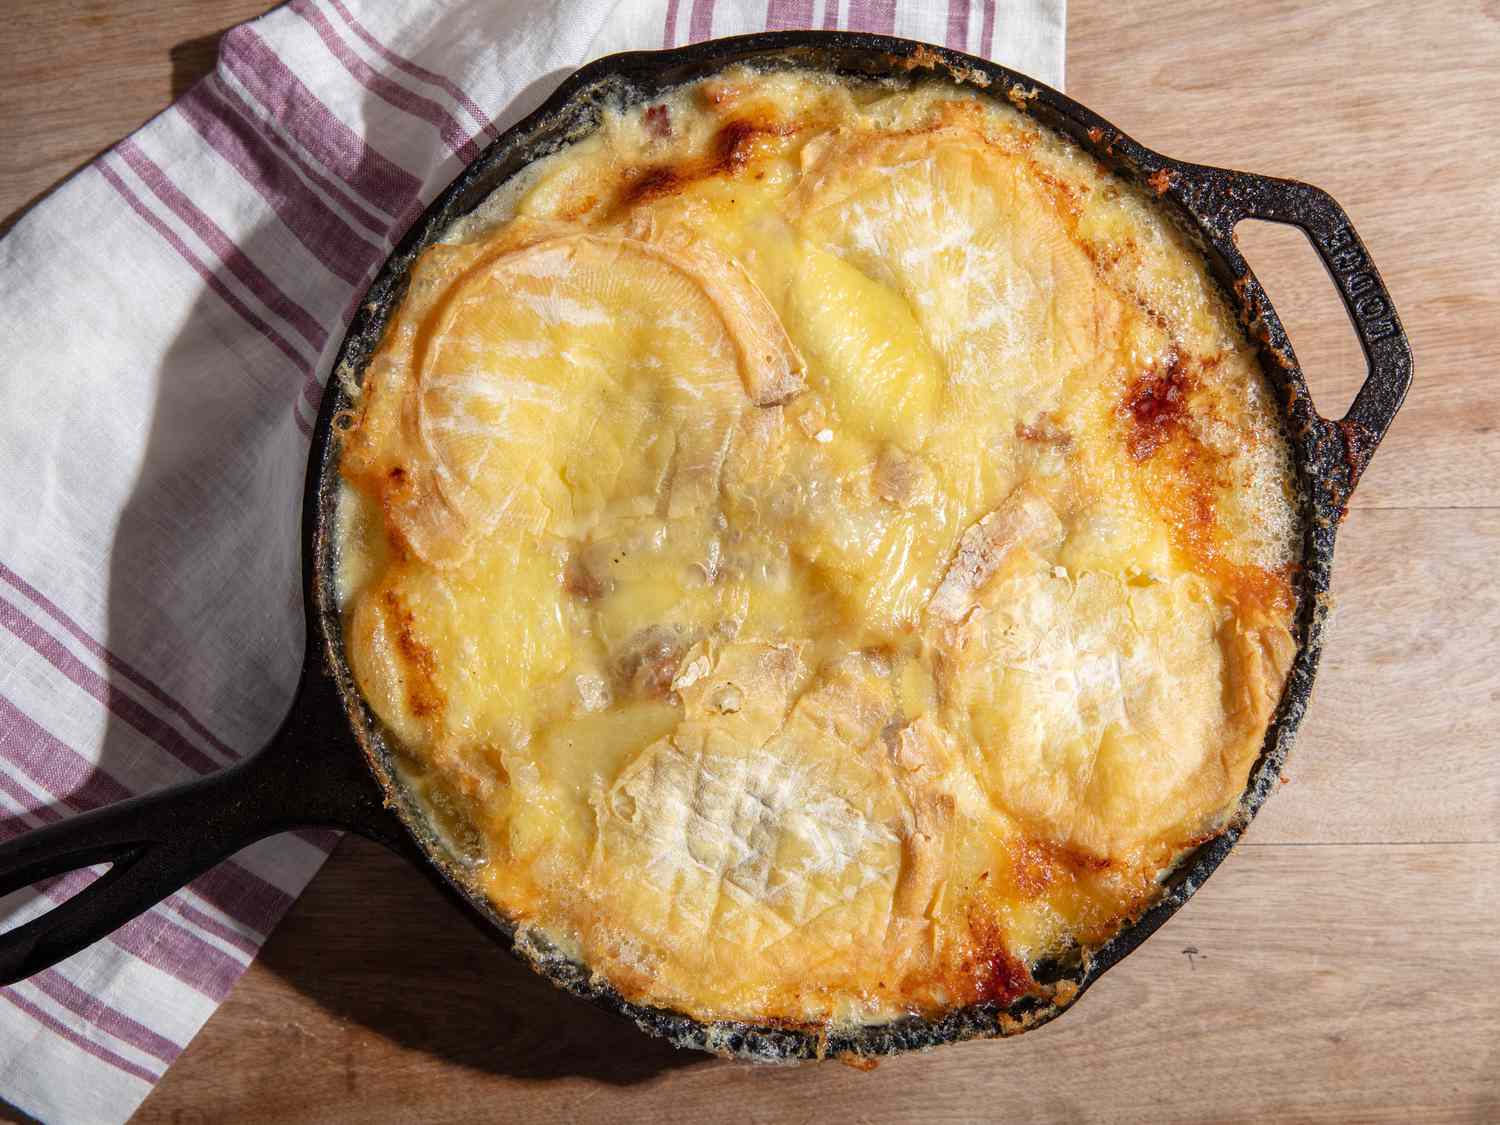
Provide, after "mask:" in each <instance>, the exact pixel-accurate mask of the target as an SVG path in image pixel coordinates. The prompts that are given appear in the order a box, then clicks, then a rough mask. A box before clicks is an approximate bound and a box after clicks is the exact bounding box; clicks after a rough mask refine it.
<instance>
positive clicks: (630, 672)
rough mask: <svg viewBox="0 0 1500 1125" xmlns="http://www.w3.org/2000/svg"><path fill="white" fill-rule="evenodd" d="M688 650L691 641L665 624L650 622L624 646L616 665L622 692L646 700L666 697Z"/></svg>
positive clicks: (618, 653)
mask: <svg viewBox="0 0 1500 1125" xmlns="http://www.w3.org/2000/svg"><path fill="white" fill-rule="evenodd" d="M686 651H687V641H686V640H685V639H684V638H683V637H682V636H681V635H680V634H679V633H677V631H676V630H674V629H670V628H668V627H667V626H665V625H650V626H647V627H646V628H644V629H642V630H640V631H639V632H638V633H636V634H634V635H633V636H632V637H630V639H629V640H627V641H626V642H625V643H624V644H623V645H621V646H620V651H619V652H617V653H616V654H615V657H614V661H613V665H614V674H615V681H616V683H617V684H618V685H619V687H620V689H621V690H622V691H625V692H628V693H630V694H633V695H636V696H639V697H641V698H645V699H664V698H666V695H667V693H668V692H669V691H671V690H672V679H673V677H675V676H676V675H677V668H678V666H679V665H680V664H681V663H682V656H683V653H684V652H686Z"/></svg>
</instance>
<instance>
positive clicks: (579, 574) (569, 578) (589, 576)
mask: <svg viewBox="0 0 1500 1125" xmlns="http://www.w3.org/2000/svg"><path fill="white" fill-rule="evenodd" d="M562 581H563V589H564V590H566V591H567V592H568V593H570V594H572V595H573V596H574V597H575V598H578V599H579V600H580V601H585V602H591V601H595V600H597V599H598V598H599V597H600V596H601V595H603V593H604V583H603V582H601V581H599V578H598V576H597V575H596V574H594V572H593V571H591V570H589V568H588V567H587V566H585V565H584V563H583V560H582V559H579V558H571V559H569V560H568V563H567V565H566V566H564V567H563V575H562Z"/></svg>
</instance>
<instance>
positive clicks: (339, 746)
mask: <svg viewBox="0 0 1500 1125" xmlns="http://www.w3.org/2000/svg"><path fill="white" fill-rule="evenodd" d="M312 825H323V826H333V827H339V828H349V829H353V830H354V831H356V832H359V833H361V834H362V835H365V836H369V837H371V838H372V839H375V840H378V841H380V842H381V843H384V844H386V845H387V846H390V847H393V848H396V849H398V850H401V849H403V848H409V847H410V845H409V843H408V837H407V835H406V832H405V830H404V829H403V828H402V826H401V823H400V821H399V820H398V819H397V818H396V816H395V814H393V813H392V812H390V811H389V810H387V809H386V808H385V807H384V805H383V803H382V795H381V791H380V789H379V787H378V786H377V784H376V783H375V780H374V778H373V777H372V776H371V775H370V772H369V770H368V769H367V768H366V766H365V763H364V759H363V756H362V755H361V754H360V752H359V750H358V748H357V747H356V746H354V745H352V742H351V740H350V738H349V735H348V731H347V727H345V726H344V712H343V708H342V706H341V705H340V703H339V700H338V695H337V691H336V689H335V688H334V686H333V683H332V681H331V680H330V679H329V678H328V676H327V674H326V673H325V672H323V671H322V670H321V668H319V667H317V666H316V664H315V662H314V661H309V667H308V668H307V669H305V670H304V672H303V677H302V683H301V685H300V686H299V688H298V691H297V695H296V698H295V699H294V701H293V703H292V706H291V709H290V711H289V712H288V714H287V717H286V718H285V719H284V720H283V721H282V724H281V728H280V729H279V730H278V731H277V732H276V734H275V735H274V736H273V737H272V739H271V741H270V742H269V743H268V744H267V745H266V746H265V748H264V749H262V750H261V751H260V752H259V753H257V754H255V755H254V756H253V757H250V758H248V759H246V760H244V761H242V762H240V763H238V764H237V765H234V766H231V767H230V768H228V769H226V770H222V771H220V772H219V773H215V774H210V775H209V776H207V777H203V778H200V779H198V780H196V781H190V782H186V783H184V784H182V785H176V786H173V787H171V788H169V789H165V790H162V791H160V792H157V793H150V794H147V795H145V796H142V797H135V798H133V799H131V800H128V801H122V802H120V803H119V804H116V805H110V806H108V807H107V808H102V809H96V810H94V811H92V812H88V813H84V814H82V815H80V816H75V817H71V818H69V819H68V820H65V821H63V822H61V823H59V824H53V825H49V826H48V827H46V828H40V829H37V830H36V831H34V832H29V833H27V834H26V835H24V836H19V837H17V838H15V839H13V840H9V841H7V842H6V843H4V844H0V895H4V894H10V893H11V892H13V891H17V890H20V889H22V888H23V887H28V886H30V885H31V884H33V883H35V882H37V881H38V880H40V879H46V878H49V877H51V876H54V875H61V874H64V873H66V872H69V871H75V870H78V869H79V868H83V867H88V866H91V865H93V864H96V863H110V864H112V866H111V867H110V868H109V870H108V871H106V872H105V873H104V874H103V875H101V876H100V877H99V878H97V879H95V880H94V881H93V882H92V883H90V884H89V885H88V886H87V887H85V888H84V889H83V890H82V891H80V892H79V893H77V894H76V895H74V896H73V897H72V898H69V899H67V900H66V901H64V902H62V903H60V904H58V905H57V906H54V907H52V909H50V910H49V911H47V912H46V913H45V914H42V915H40V916H39V917H37V918H33V919H31V920H30V921H28V922H26V923H25V924H23V925H20V926H16V927H14V928H13V929H10V930H8V931H6V932H5V933H3V934H0V984H13V983H14V982H16V981H18V980H22V979H24V978H25V977H28V976H30V975H32V974H33V973H37V972H40V971H41V970H43V969H45V968H48V967H49V966H51V965H54V964H56V963H57V962H58V961H61V960H63V959H64V958H66V957H70V956H72V955H73V954H74V953H77V952H78V951H79V950H81V949H83V948H84V947H85V946H88V945H91V944H93V943H94V942H96V941H98V940H99V939H101V938H103V937H106V936H107V935H109V934H110V933H112V932H113V931H114V930H116V929H118V928H119V927H120V926H122V925H124V924H125V923H126V922H128V921H130V920H131V919H132V918H134V917H136V916H137V915H138V914H141V913H143V912H145V911H146V910H149V909H150V908H151V907H152V906H154V905H156V903H158V902H160V901H161V900H162V899H164V898H166V897H167V896H169V895H171V894H173V893H174V892H175V891H177V890H179V889H181V888H182V887H183V886H185V885H187V884H188V883H190V882H191V881H192V880H193V879H195V878H197V877H198V876H199V875H201V874H203V873H204V872H205V871H207V870H208V869H209V868H211V867H213V866H214V865H215V864H216V863H218V862H219V861H220V860H222V859H225V858H227V857H228V856H230V855H232V854H233V853H234V852H236V851H238V850H239V849H240V848H243V847H245V846H246V845H247V844H252V843H254V842H255V841H256V840H259V839H262V838H263V837H266V836H270V835H273V834H274V833H277V832H283V831H286V830H288V829H291V828H300V827H307V826H312Z"/></svg>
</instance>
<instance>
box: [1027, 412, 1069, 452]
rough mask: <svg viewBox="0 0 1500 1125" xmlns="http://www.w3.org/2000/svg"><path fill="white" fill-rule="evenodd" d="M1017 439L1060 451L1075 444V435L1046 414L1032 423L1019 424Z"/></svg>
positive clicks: (1039, 416)
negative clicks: (1048, 446) (1052, 447)
mask: <svg viewBox="0 0 1500 1125" xmlns="http://www.w3.org/2000/svg"><path fill="white" fill-rule="evenodd" d="M1016 437H1018V438H1020V439H1021V440H1022V441H1028V442H1031V443H1032V444H1033V445H1050V446H1054V447H1055V448H1058V449H1067V448H1068V447H1069V446H1071V445H1072V444H1073V435H1072V434H1070V433H1068V431H1067V430H1065V429H1063V428H1062V427H1061V426H1059V425H1058V424H1057V423H1056V422H1055V421H1054V420H1053V419H1052V418H1051V417H1050V416H1049V415H1046V414H1038V415H1037V416H1036V420H1035V421H1032V422H1017V423H1016Z"/></svg>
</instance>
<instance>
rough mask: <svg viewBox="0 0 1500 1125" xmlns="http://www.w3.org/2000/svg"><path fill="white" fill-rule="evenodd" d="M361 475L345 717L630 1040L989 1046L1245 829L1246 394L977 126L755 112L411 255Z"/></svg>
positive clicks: (1187, 291)
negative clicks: (633, 1026)
mask: <svg viewBox="0 0 1500 1125" xmlns="http://www.w3.org/2000/svg"><path fill="white" fill-rule="evenodd" d="M356 407H357V408H356V411H355V414H354V416H353V417H352V418H351V419H348V423H349V424H348V426H347V428H346V430H345V432H344V434H343V439H342V440H343V452H342V471H343V474H344V478H345V482H346V489H345V494H344V496H343V499H342V501H341V518H342V531H341V537H342V538H341V564H340V565H341V572H340V587H341V598H342V605H343V611H344V614H345V629H346V640H347V648H348V653H349V658H350V661H351V663H352V666H353V669H354V671H355V675H356V678H357V680H358V682H359V685H360V687H361V689H362V691H363V692H364V694H365V696H366V698H367V699H368V701H369V703H370V704H371V706H372V707H373V709H374V710H375V712H376V714H377V715H378V716H379V718H380V719H381V721H382V722H383V724H384V725H385V727H386V728H387V730H388V731H389V733H390V735H391V737H392V740H393V742H394V743H395V744H396V745H397V746H398V747H399V748H400V750H401V752H402V754H403V756H404V757H405V758H406V759H407V760H408V762H409V768H410V771H411V773H412V776H413V778H414V779H415V780H414V784H416V785H417V786H418V787H419V788H420V789H421V790H422V791H423V792H424V793H425V795H426V796H427V798H428V800H429V801H430V803H431V804H432V806H433V808H434V815H435V816H439V817H440V818H441V819H442V820H443V821H444V822H445V823H447V824H448V825H449V826H450V828H452V829H453V833H454V836H455V838H456V839H457V840H458V841H459V843H458V844H457V845H456V846H458V847H460V848H462V849H463V850H464V851H465V852H466V854H467V857H468V860H469V862H470V871H471V877H472V879H473V881H474V882H475V884H476V885H477V886H478V887H480V888H482V890H483V891H484V893H486V894H487V895H488V896H489V897H490V898H491V899H492V900H493V902H494V903H495V904H496V905H497V907H498V908H499V909H500V910H501V911H503V912H504V913H505V914H506V915H507V916H509V917H511V918H513V919H515V920H516V921H517V923H518V924H519V925H520V926H521V927H522V928H523V930H524V931H534V932H535V933H538V934H542V935H545V936H546V938H547V939H548V941H549V942H550V943H551V944H552V945H554V946H556V947H558V948H560V949H562V950H564V951H566V952H568V953H569V954H570V955H572V956H576V957H578V958H580V959H581V960H582V961H584V962H585V963H586V964H587V965H588V966H590V968H591V969H592V970H593V971H594V972H595V973H597V974H599V975H600V976H602V977H603V978H605V979H607V980H608V982H609V983H610V984H612V985H613V986H614V987H615V988H616V989H618V990H619V991H620V993H621V994H623V995H624V996H625V997H626V998H628V999H631V1000H633V1001H637V1002H640V1003H646V1004H651V1005H657V1006H662V1007H668V1008H673V1009H676V1010H679V1011H681V1012H684V1013H687V1014H689V1015H691V1016H694V1017H697V1018H700V1019H740V1020H748V1021H753V1022H767V1021H772V1022H782V1023H791V1024H795V1025H799V1026H830V1025H848V1024H853V1023H860V1022H878V1021H882V1020H888V1019H891V1018H894V1017H897V1016H899V1015H902V1014H905V1013H913V1012H915V1013H921V1014H929V1015H930V1014H935V1013H938V1012H941V1011H945V1010H950V1009H953V1008H955V1007H958V1006H961V1005H966V1004H971V1003H975V1002H981V1001H997V1002H1000V1003H1001V1004H1004V1003H1007V1002H1009V1001H1011V1000H1013V999H1014V998H1016V997H1017V996H1019V995H1022V994H1024V993H1026V992H1028V991H1030V992H1037V993H1042V994H1046V992H1047V989H1046V987H1045V986H1043V985H1039V984H1037V983H1036V982H1035V981H1034V980H1033V979H1032V976H1031V972H1032V969H1033V968H1034V967H1035V965H1036V964H1037V962H1038V961H1040V960H1042V959H1044V958H1047V957H1051V956H1056V955H1058V954H1060V953H1062V952H1063V951H1065V950H1067V949H1069V948H1076V947H1079V946H1082V947H1084V948H1087V947H1089V946H1090V945H1092V944H1097V943H1098V942H1101V941H1103V940H1105V939H1107V938H1108V937H1109V936H1110V935H1111V934H1112V933H1114V932H1115V931H1116V930H1117V929H1118V928H1119V926H1120V925H1121V924H1122V923H1123V922H1125V921H1127V920H1128V919H1129V918H1131V917H1133V916H1134V915H1136V914H1137V913H1139V912H1140V911H1141V910H1142V909H1144V908H1145V907H1146V906H1148V905H1149V904H1150V903H1151V902H1152V901H1153V900H1154V898H1155V897H1156V895H1157V894H1158V893H1159V888H1160V884H1159V882H1158V880H1159V878H1160V876H1161V875H1162V874H1163V872H1164V871H1166V870H1168V869H1169V868H1170V867H1171V865H1172V864H1173V863H1174V862H1175V860H1176V859H1177V858H1178V857H1180V856H1181V855H1182V854H1183V853H1184V851H1185V850H1186V849H1187V848H1189V847H1191V846H1192V845H1194V844H1195V843H1196V842H1198V841H1201V840H1202V839H1204V838H1206V837H1207V836H1209V835H1211V834H1212V833H1214V832H1215V831H1216V830H1217V829H1218V828H1220V827H1221V826H1222V825H1223V823H1224V821H1225V819H1226V817H1227V816H1228V815H1229V814H1230V813H1231V812H1232V810H1233V808H1234V806H1235V805H1236V802H1237V801H1238V798H1239V795H1240V793H1241V791H1242V789H1243V787H1244V785H1245V782H1246V779H1247V776H1248V772H1249V770H1250V768H1251V766H1252V764H1253V762H1254V760H1255V758H1256V756H1257V754H1258V752H1259V749H1260V746H1261V743H1262V740H1263V738H1264V734H1265V730H1266V727H1267V725H1268V723H1269V720H1270V717H1271V715H1272V713H1273V711H1274V709H1275V706H1276V704H1277V702H1278V700H1279V699H1280V696H1281V691H1282V687H1283V684H1284V681H1285V677H1286V674H1287V671H1288V668H1289V667H1290V663H1291V660H1292V657H1293V655H1294V652H1295V643H1294V639H1293V635H1292V632H1291V626H1292V618H1293V609H1294V597H1293V595H1292V592H1291V587H1290V577H1289V576H1290V574H1291V564H1292V561H1293V559H1294V557H1295V555H1296V552H1297V546H1298V544H1299V542H1300V536H1301V530H1300V528H1299V526H1298V520H1297V516H1296V512H1295V507H1294V504H1293V500H1292V497H1293V484H1292V481H1293V478H1292V469H1291V462H1290V458H1289V454H1288V451H1287V448H1286V446H1285V442H1284V439H1283V437H1282V436H1281V433H1280V430H1279V427H1278V421H1277V417H1276V410H1275V406H1274V403H1273V402H1272V400H1271V393H1270V389H1269V387H1268V385H1267V384H1266V383H1265V381H1264V376H1263V375H1262V373H1261V371H1260V368H1259V366H1258V363H1257V360H1256V358H1255V354H1254V352H1253V350H1252V348H1251V347H1250V345H1249V344H1248V342H1247V341H1246V339H1245V337H1244V335H1243V333H1242V332H1241V330H1240V328H1239V327H1238V325H1237V324H1236V322H1235V320H1234V318H1233V316H1232V314H1231V312H1230V311H1229V309H1228V307H1227V306H1226V304H1225V302H1224V301H1223V300H1222V298H1221V297H1220V296H1219V294H1218V293H1217V292H1216V291H1215V289H1214V287H1213V283H1212V282H1211V280H1210V279H1209V277H1208V276H1207V275H1206V273H1205V268H1204V265H1203V263H1202V261H1201V258H1200V257H1199V256H1198V255H1197V254H1196V253H1195V252H1194V251H1193V249H1192V248H1191V246H1190V245H1189V244H1188V242H1187V241H1186V239H1185V238H1184V237H1183V236H1182V235H1181V234H1180V233H1179V232H1177V231H1176V230H1175V229H1174V228H1173V227H1172V226H1171V225H1170V223H1169V222H1167V221H1166V220H1165V219H1164V218H1163V217H1162V216H1161V215H1160V214H1158V213H1157V211H1155V210H1154V209H1153V208H1152V207H1151V206H1150V204H1149V202H1148V201H1147V200H1145V199H1144V198H1143V197H1142V196H1140V195H1138V194H1137V193H1135V192H1134V191H1133V190H1132V189H1130V188H1127V187H1126V186H1125V185H1123V184H1122V183H1120V182H1118V181H1117V180H1115V179H1114V178H1112V177H1111V176H1110V175H1109V174H1108V173H1106V172H1105V171H1103V170H1102V169H1100V168H1099V166H1098V165H1097V164H1096V163H1094V162H1093V160H1092V159H1091V158H1089V157H1087V156H1086V155H1084V154H1083V153H1081V152H1079V151H1078V150H1076V149H1075V148H1073V147H1072V146H1070V145H1069V144H1067V143H1066V142H1064V141H1063V140H1062V139H1060V138H1058V137H1055V136H1053V135H1050V134H1049V133H1047V132H1045V131H1043V130H1041V129H1039V127H1038V126H1037V125H1036V124H1035V123H1033V122H1031V121H1030V120H1028V119H1026V118H1025V117H1023V116H1022V115H1020V114H1018V113H1016V112H1015V111H1013V110H1012V109H1011V108H1010V107H1008V106H1005V105H1003V104H998V103H996V102H995V101H994V100H993V99H991V98H989V97H987V96H986V95H984V94H983V93H982V92H979V91H975V90H972V89H966V88H962V87H955V86H951V85H938V84H936V83H932V84H924V83H913V84H910V85H891V84H884V85H876V84H868V85H866V84H858V83H846V82H839V81H834V80H830V79H824V78H820V77H817V76H813V75H809V74H805V73H799V72H795V71H790V72H776V73H756V72H752V71H748V70H742V71H730V72H726V73H725V74H723V75H721V76H719V77H717V78H714V79H712V80H708V81H705V82H703V83H699V84H696V85H693V86H689V87H686V88H684V89H682V90H680V91H678V92H677V93H675V94H674V95H673V96H672V97H670V98H669V99H667V100H666V101H664V102H661V103H656V104H652V105H650V106H641V107H634V108H631V109H627V110H621V111H618V112H610V113H607V114H606V115H605V119H604V121H603V123H602V124H601V125H600V127H599V128H598V129H597V131H596V132H595V133H593V134H592V135H590V136H589V137H587V138H585V139H583V140H581V141H579V142H577V143H575V144H573V145H571V146H569V147H568V148H566V149H564V150H563V151H561V152H559V153H558V154H556V155H554V156H552V157H549V158H547V159H546V160H544V161H541V162H540V163H538V164H537V165H534V166H532V167H531V168H530V169H528V170H527V171H526V172H525V173H524V174H523V175H522V176H521V177H519V178H518V179H517V180H516V181H515V182H513V183H512V184H511V185H508V186H507V187H505V188H503V189H501V191H499V192H497V193H496V195H495V196H494V197H492V199H491V200H490V201H489V202H488V203H487V204H485V205H484V206H483V207H482V208H481V209H480V210H479V212H477V213H476V214H475V215H473V216H471V217H470V218H468V219H467V220H465V221H464V222H463V223H462V224H460V226H459V227H457V228H456V229H455V230H454V231H452V232H451V233H450V235H449V237H448V238H447V240H446V241H445V242H444V243H443V244H440V245H437V246H434V247H432V248H431V249H429V250H427V251H426V252H425V253H424V254H423V255H422V256H421V257H420V258H419V260H418V261H417V263H416V265H415V267H414V268H413V271H412V276H411V283H410V288H409V290H408V292H407V294H406V296H405V298H404V300H403V302H402V304H401V306H400V308H399V310H398V312H397V313H396V315H395V316H394V318H393V320H392V322H391V324H390V325H389V327H388V330H387V333H386V336H385V339H384V341H383V342H382V344H381V346H380V348H379V350H378V351H377V353H376V354H375V355H374V357H373V358H372V359H371V361H370V363H369V365H368V368H367V370H366V372H365V375H364V379H363V384H362V387H361V388H359V390H358V392H357V396H356Z"/></svg>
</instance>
